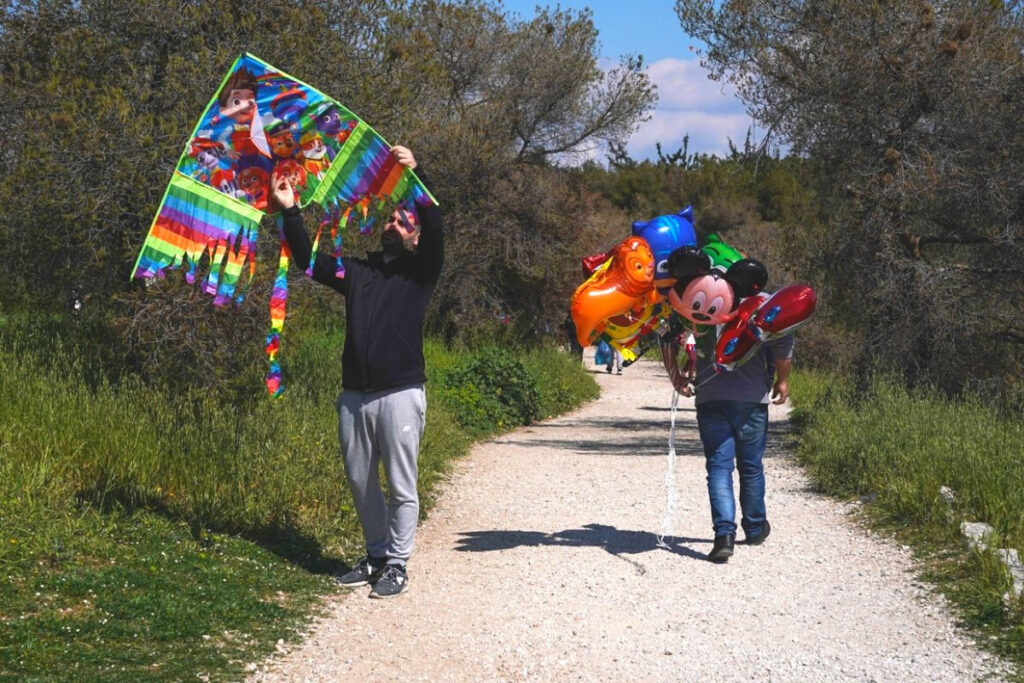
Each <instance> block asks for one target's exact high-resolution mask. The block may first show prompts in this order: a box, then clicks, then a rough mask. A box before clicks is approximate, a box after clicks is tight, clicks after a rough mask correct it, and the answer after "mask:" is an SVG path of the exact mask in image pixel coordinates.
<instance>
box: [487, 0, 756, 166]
mask: <svg viewBox="0 0 1024 683" xmlns="http://www.w3.org/2000/svg"><path fill="white" fill-rule="evenodd" d="M538 4H540V5H548V6H551V7H554V6H555V5H558V6H560V7H561V8H562V9H572V10H578V9H583V8H584V7H589V8H590V9H591V11H592V12H593V18H594V26H595V27H596V28H597V31H598V36H597V38H598V42H599V43H600V54H601V57H602V66H613V65H614V64H617V63H618V61H619V57H620V56H622V55H623V54H641V55H643V57H644V64H645V65H646V68H647V73H648V76H649V77H650V78H651V80H652V81H653V82H654V83H655V85H657V86H658V103H657V105H656V108H655V109H654V110H653V111H652V112H651V114H652V116H651V118H650V120H649V121H647V122H646V123H644V124H641V126H640V128H639V130H637V132H636V133H634V134H633V137H631V138H630V140H629V142H628V144H627V146H626V149H627V150H628V151H629V153H630V155H631V156H632V157H633V158H635V159H656V158H657V152H656V151H655V148H654V145H655V143H656V142H661V148H662V150H663V151H664V152H666V153H669V152H674V151H675V150H676V149H678V148H679V147H680V146H682V140H683V136H684V135H687V134H689V136H690V144H689V151H690V152H691V153H693V152H702V153H708V154H717V155H719V156H724V155H725V154H727V152H728V149H729V143H728V141H729V140H730V139H731V140H732V141H733V142H734V143H735V144H736V145H737V146H740V145H742V143H743V140H744V138H745V137H746V134H747V129H748V128H749V127H750V125H751V120H750V117H749V116H747V114H746V112H745V111H744V108H743V103H742V102H740V100H739V98H737V97H736V96H735V94H734V92H733V91H732V90H731V89H729V88H728V87H727V86H723V84H721V83H716V82H715V81H712V80H709V79H708V77H707V72H706V71H705V70H704V69H703V67H701V65H700V60H699V58H698V57H697V54H696V52H695V51H694V50H692V49H691V47H697V46H698V45H699V44H698V43H697V42H696V41H694V40H692V39H691V38H690V37H689V36H688V35H686V34H685V33H684V32H683V28H682V26H681V25H680V24H679V17H678V16H677V15H676V12H675V2H674V0H570V1H566V0H562V1H561V2H554V1H552V2H550V3H547V2H538V0H502V5H503V6H504V7H505V9H506V10H508V11H509V12H513V13H518V14H519V15H521V16H522V17H524V18H526V17H532V16H534V14H535V11H536V7H537V5H538ZM601 160H602V161H603V158H602V159H601Z"/></svg>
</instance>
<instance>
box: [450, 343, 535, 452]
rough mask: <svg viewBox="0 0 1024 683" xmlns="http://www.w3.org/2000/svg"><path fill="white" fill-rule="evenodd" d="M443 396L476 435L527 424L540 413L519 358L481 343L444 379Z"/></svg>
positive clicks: (463, 424)
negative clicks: (479, 346)
mask: <svg viewBox="0 0 1024 683" xmlns="http://www.w3.org/2000/svg"><path fill="white" fill-rule="evenodd" d="M443 385H444V400H445V401H446V402H447V403H448V404H449V405H450V406H452V407H453V412H454V414H455V417H456V419H457V420H458V421H459V424H460V425H462V426H463V427H464V428H465V429H467V430H469V431H470V432H471V433H473V434H475V435H484V434H491V433H493V432H495V431H500V430H503V429H509V428H512V427H517V426H520V425H528V424H530V423H531V422H533V421H534V420H535V419H537V418H538V417H540V415H541V412H540V394H539V393H538V391H537V385H536V382H535V380H534V378H533V377H532V376H531V375H530V373H529V372H527V370H526V368H525V367H524V366H523V364H522V362H520V361H519V359H518V358H515V357H514V356H513V355H512V354H510V353H509V352H507V351H502V350H500V349H497V348H495V347H484V348H482V349H480V350H479V351H476V352H474V353H472V354H470V355H468V356H467V358H466V360H465V362H464V363H462V364H460V365H458V366H456V367H454V368H452V369H451V370H450V371H449V372H448V373H447V374H446V375H445V376H444V379H443Z"/></svg>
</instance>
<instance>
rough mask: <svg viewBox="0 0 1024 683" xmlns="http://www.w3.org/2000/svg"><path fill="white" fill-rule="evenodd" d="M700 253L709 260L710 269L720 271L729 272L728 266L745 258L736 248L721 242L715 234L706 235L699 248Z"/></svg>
mask: <svg viewBox="0 0 1024 683" xmlns="http://www.w3.org/2000/svg"><path fill="white" fill-rule="evenodd" d="M701 251H703V252H704V253H705V254H707V255H708V258H710V259H711V267H712V268H716V269H718V270H722V271H725V270H729V266H731V265H732V264H734V263H736V262H737V261H739V260H741V259H745V258H746V256H744V255H743V254H741V253H740V252H739V250H737V249H736V247H734V246H732V245H731V244H726V243H725V242H723V241H722V238H721V237H719V236H718V235H717V234H716V233H712V234H710V235H708V238H707V240H706V241H705V244H704V246H703V247H701Z"/></svg>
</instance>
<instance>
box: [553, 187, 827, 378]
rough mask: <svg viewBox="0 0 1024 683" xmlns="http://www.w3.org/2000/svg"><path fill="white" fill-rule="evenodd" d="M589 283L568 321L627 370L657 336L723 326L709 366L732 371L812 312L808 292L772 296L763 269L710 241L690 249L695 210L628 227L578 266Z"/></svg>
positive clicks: (801, 288) (792, 289)
mask: <svg viewBox="0 0 1024 683" xmlns="http://www.w3.org/2000/svg"><path fill="white" fill-rule="evenodd" d="M582 266H583V272H584V275H586V276H587V280H586V281H585V282H584V283H583V284H581V285H580V286H579V287H577V288H576V291H575V292H574V293H573V295H572V298H571V301H570V309H569V310H570V314H571V316H572V319H573V322H574V323H575V325H576V333H577V341H578V342H579V344H580V346H583V347H587V346H590V345H592V344H597V343H599V342H601V341H606V342H608V343H609V344H610V345H611V346H613V347H614V348H616V349H618V350H619V352H620V353H621V354H622V357H623V366H628V365H629V364H631V363H632V362H633V361H635V360H636V359H637V358H638V357H639V356H640V355H642V354H643V353H644V352H645V351H646V350H647V349H648V348H650V347H651V346H652V345H653V343H654V342H655V341H657V339H658V338H659V337H661V336H666V335H673V336H675V335H681V334H685V333H687V332H689V333H692V334H693V335H694V336H697V337H699V336H701V335H703V334H705V333H707V332H708V331H709V330H711V329H713V328H715V327H716V326H722V327H721V330H720V332H719V335H718V340H717V343H716V346H715V362H714V368H715V370H716V371H718V372H723V371H730V370H733V369H735V368H737V367H739V366H740V365H742V364H743V363H744V362H746V361H747V360H749V359H750V358H751V357H752V356H753V355H754V352H755V351H756V350H757V348H758V346H760V345H761V344H762V343H763V342H765V341H768V340H770V339H774V338H776V337H780V336H783V335H787V334H790V333H792V332H793V331H794V330H795V329H797V328H798V327H799V326H800V325H802V324H804V323H805V322H806V321H807V320H808V318H809V317H810V315H811V313H813V312H814V305H815V301H816V297H815V293H814V290H813V289H811V288H810V287H809V286H807V285H802V284H797V285H790V286H787V287H784V288H782V289H780V290H779V291H777V292H775V293H774V294H772V295H768V294H766V293H765V292H763V291H762V290H763V289H764V287H765V285H766V284H767V283H768V270H767V268H765V266H764V264H762V263H761V262H760V261H757V260H755V259H752V258H748V257H747V256H746V255H745V254H743V253H742V252H740V251H738V250H737V249H735V248H734V247H732V246H730V245H729V244H726V243H725V242H723V241H722V240H721V239H720V238H719V237H718V236H717V235H710V236H708V239H707V241H706V243H705V245H704V246H703V247H700V248H698V247H697V235H696V232H695V231H694V229H693V209H692V207H686V208H685V209H683V210H682V211H680V212H678V213H675V214H667V215H664V216H658V217H656V218H654V219H651V220H649V221H637V222H635V223H633V229H632V235H631V236H630V237H627V238H626V239H624V240H623V241H622V242H620V243H619V244H617V245H616V246H614V247H613V248H612V249H610V250H609V251H607V252H605V253H603V254H596V255H593V256H588V257H585V258H583V259H582Z"/></svg>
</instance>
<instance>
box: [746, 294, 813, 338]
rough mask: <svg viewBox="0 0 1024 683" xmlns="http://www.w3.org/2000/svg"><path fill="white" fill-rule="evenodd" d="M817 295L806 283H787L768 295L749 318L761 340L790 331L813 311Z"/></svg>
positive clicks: (805, 320)
mask: <svg viewBox="0 0 1024 683" xmlns="http://www.w3.org/2000/svg"><path fill="white" fill-rule="evenodd" d="M817 298H818V297H817V295H816V294H815V293H814V290H813V289H811V288H810V287H809V286H807V285H789V286H787V287H783V288H782V289H780V290H779V291H777V292H775V293H774V294H772V295H771V296H770V297H768V299H767V301H765V302H764V303H763V304H762V305H761V307H760V308H758V309H757V313H755V314H754V316H753V318H751V319H750V326H751V327H753V329H754V334H755V335H757V338H758V339H760V340H761V341H767V340H769V339H774V338H776V337H782V336H785V335H787V334H790V333H792V332H793V331H794V330H796V329H797V328H798V327H800V326H801V325H803V324H804V323H806V322H807V320H808V319H809V318H810V317H811V314H812V313H814V305H815V303H816V302H817Z"/></svg>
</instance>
